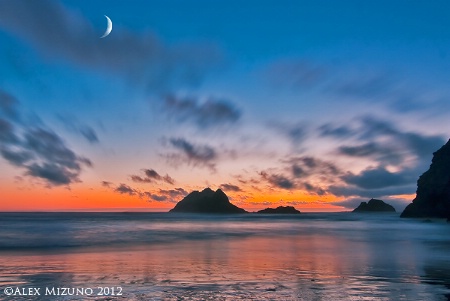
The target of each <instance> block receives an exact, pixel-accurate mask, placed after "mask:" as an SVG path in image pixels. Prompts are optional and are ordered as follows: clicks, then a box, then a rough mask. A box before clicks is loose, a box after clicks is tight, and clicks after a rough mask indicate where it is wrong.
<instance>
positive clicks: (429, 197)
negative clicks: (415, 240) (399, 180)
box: [401, 140, 450, 218]
mask: <svg viewBox="0 0 450 301" xmlns="http://www.w3.org/2000/svg"><path fill="white" fill-rule="evenodd" d="M401 217H438V218H450V140H449V141H448V142H447V143H446V144H445V145H444V146H442V147H441V148H440V149H439V150H438V151H436V152H434V153H433V159H432V160H431V165H430V168H429V169H428V170H427V171H426V172H424V173H423V174H422V175H421V176H420V177H419V180H418V181H417V191H416V198H415V199H414V200H413V201H412V203H411V204H409V205H408V206H406V208H405V210H404V211H403V212H402V214H401Z"/></svg>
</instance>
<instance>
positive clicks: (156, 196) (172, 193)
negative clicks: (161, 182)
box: [145, 188, 188, 203]
mask: <svg viewBox="0 0 450 301" xmlns="http://www.w3.org/2000/svg"><path fill="white" fill-rule="evenodd" d="M187 194H188V192H187V191H186V190H184V189H183V188H175V189H169V190H164V189H160V190H159V191H158V192H157V193H149V192H146V193H145V195H146V197H148V198H150V199H151V200H154V201H157V202H162V201H168V202H171V203H176V202H178V201H180V200H181V199H182V198H184V197H185V196H186V195H187Z"/></svg>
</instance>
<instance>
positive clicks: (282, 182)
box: [260, 171, 296, 190]
mask: <svg viewBox="0 0 450 301" xmlns="http://www.w3.org/2000/svg"><path fill="white" fill-rule="evenodd" d="M260 174H261V177H262V178H263V179H264V180H266V181H267V182H269V183H270V184H271V185H273V186H275V187H277V188H283V189H288V190H290V189H294V188H296V187H295V183H294V182H293V181H291V180H290V179H288V178H286V177H285V176H283V175H280V174H268V173H267V172H264V171H263V172H261V173H260Z"/></svg>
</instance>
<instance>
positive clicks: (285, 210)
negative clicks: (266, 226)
mask: <svg viewBox="0 0 450 301" xmlns="http://www.w3.org/2000/svg"><path fill="white" fill-rule="evenodd" d="M256 213H263V214H300V211H298V210H297V209H295V208H294V207H292V206H278V207H277V208H266V209H263V210H259V211H257V212H256Z"/></svg>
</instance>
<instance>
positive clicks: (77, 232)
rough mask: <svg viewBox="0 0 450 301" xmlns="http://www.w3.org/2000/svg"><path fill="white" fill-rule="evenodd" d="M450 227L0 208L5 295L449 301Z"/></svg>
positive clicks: (312, 217)
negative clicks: (11, 291) (9, 290)
mask: <svg viewBox="0 0 450 301" xmlns="http://www.w3.org/2000/svg"><path fill="white" fill-rule="evenodd" d="M449 227H450V225H449V224H447V223H446V222H445V221H443V220H433V221H432V222H424V221H423V220H415V219H400V218H399V217H398V214H375V215H374V214H354V213H348V212H345V213H304V214H301V215H287V216H284V215H283V216H279V215H258V214H238V215H191V214H169V213H1V214H0V229H1V230H0V258H1V259H2V260H1V262H0V288H1V291H0V299H1V300H449V298H450V297H449V296H450V252H449V250H450V243H449V241H448V236H447V234H448V229H449ZM5 288H14V289H16V288H19V289H21V290H22V291H21V292H24V290H26V289H28V288H33V289H34V290H35V291H36V289H37V288H39V293H40V295H23V294H22V295H17V294H15V295H10V296H8V295H6V294H5V292H4V290H5ZM77 288H78V295H76V292H77V291H76V289H77ZM58 289H59V295H56V294H57V293H58ZM63 289H65V293H66V294H67V295H61V294H62V293H63ZM70 289H72V290H73V291H70ZM89 289H91V290H92V291H90V290H89ZM119 290H120V294H118V293H119ZM46 292H49V293H50V294H47V295H46V294H45V293H46ZM71 292H75V295H74V293H72V295H69V293H71ZM99 293H102V294H103V295H99ZM106 293H108V294H106Z"/></svg>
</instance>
